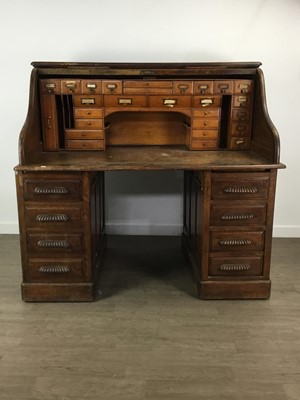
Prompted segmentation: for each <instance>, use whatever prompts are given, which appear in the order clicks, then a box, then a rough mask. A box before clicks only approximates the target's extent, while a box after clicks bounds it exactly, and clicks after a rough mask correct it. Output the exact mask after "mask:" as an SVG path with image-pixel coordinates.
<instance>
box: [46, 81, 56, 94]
mask: <svg viewBox="0 0 300 400" xmlns="http://www.w3.org/2000/svg"><path fill="white" fill-rule="evenodd" d="M45 87H46V89H47V90H48V92H49V93H52V92H53V91H54V89H55V88H56V85H55V83H46V85H45Z"/></svg>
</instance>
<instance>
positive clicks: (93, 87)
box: [86, 83, 97, 92]
mask: <svg viewBox="0 0 300 400" xmlns="http://www.w3.org/2000/svg"><path fill="white" fill-rule="evenodd" d="M86 87H87V89H89V90H90V91H91V92H93V91H94V90H95V89H96V87H97V85H96V83H87V84H86Z"/></svg>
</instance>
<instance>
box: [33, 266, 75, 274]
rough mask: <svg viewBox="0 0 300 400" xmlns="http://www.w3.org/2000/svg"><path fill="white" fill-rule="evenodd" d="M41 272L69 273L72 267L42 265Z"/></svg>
mask: <svg viewBox="0 0 300 400" xmlns="http://www.w3.org/2000/svg"><path fill="white" fill-rule="evenodd" d="M39 272H41V273H42V274H67V273H68V272H71V268H70V267H68V266H67V265H41V266H40V268H39Z"/></svg>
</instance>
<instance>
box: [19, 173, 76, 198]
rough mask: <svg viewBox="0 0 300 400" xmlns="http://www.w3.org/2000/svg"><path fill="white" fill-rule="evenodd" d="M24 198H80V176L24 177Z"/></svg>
mask: <svg viewBox="0 0 300 400" xmlns="http://www.w3.org/2000/svg"><path fill="white" fill-rule="evenodd" d="M24 198H25V200H28V201H47V202H49V201H55V202H57V201H72V200H81V199H82V180H81V177H80V176H79V175H78V177H74V176H70V177H66V176H65V177H64V178H58V177H55V176H53V175H51V174H43V175H38V176H34V175H32V176H30V177H28V178H25V179H24Z"/></svg>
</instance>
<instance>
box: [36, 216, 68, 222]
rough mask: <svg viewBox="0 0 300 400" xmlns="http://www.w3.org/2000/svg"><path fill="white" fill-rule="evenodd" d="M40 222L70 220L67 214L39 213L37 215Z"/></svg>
mask: <svg viewBox="0 0 300 400" xmlns="http://www.w3.org/2000/svg"><path fill="white" fill-rule="evenodd" d="M36 220H37V221H38V222H68V220H69V218H68V216H67V215H66V214H39V215H37V216H36Z"/></svg>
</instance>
